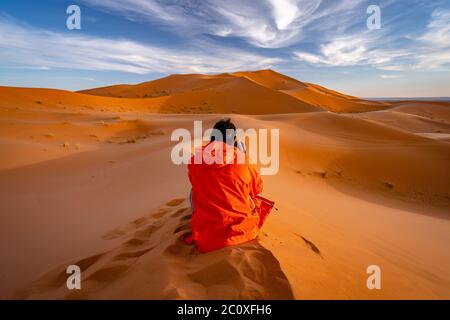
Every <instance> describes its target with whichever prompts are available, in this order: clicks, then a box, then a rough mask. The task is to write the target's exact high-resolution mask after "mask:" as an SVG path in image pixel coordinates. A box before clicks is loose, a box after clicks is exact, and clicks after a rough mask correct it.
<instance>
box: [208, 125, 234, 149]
mask: <svg viewBox="0 0 450 320" xmlns="http://www.w3.org/2000/svg"><path fill="white" fill-rule="evenodd" d="M219 132H220V134H219ZM216 140H217V141H223V142H224V143H228V144H231V145H234V143H235V141H236V126H235V125H234V124H233V122H231V119H230V118H227V119H223V120H220V121H219V122H217V123H216V124H215V125H214V127H213V132H212V134H211V142H212V141H216Z"/></svg>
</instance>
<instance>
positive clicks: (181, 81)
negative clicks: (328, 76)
mask: <svg viewBox="0 0 450 320" xmlns="http://www.w3.org/2000/svg"><path fill="white" fill-rule="evenodd" d="M247 80H248V81H250V82H252V83H253V85H251V84H250V83H249V82H248V81H247ZM263 88H265V90H263ZM80 92H81V93H86V94H91V95H98V96H109V97H121V98H153V97H161V96H164V97H168V96H173V97H174V99H173V100H171V101H176V102H178V103H173V105H172V107H173V108H176V107H177V106H179V105H180V104H181V105H183V104H184V105H192V103H191V100H192V99H194V101H196V102H197V104H198V102H200V101H198V100H199V99H201V100H202V101H203V102H202V103H203V104H205V105H207V106H216V105H221V104H222V105H223V104H225V105H226V107H225V108H224V107H223V106H222V107H219V108H216V109H215V111H216V112H221V113H226V112H228V113H241V114H254V113H255V111H256V110H258V112H256V113H257V114H258V113H259V114H266V113H273V110H277V113H290V112H294V113H295V112H304V111H314V110H323V109H325V110H329V111H333V112H363V111H372V110H383V109H386V108H389V107H390V104H389V103H384V102H375V101H366V100H363V99H359V98H356V97H352V96H348V95H344V94H341V93H338V92H336V91H333V90H329V89H326V88H324V87H321V86H318V85H315V84H311V83H306V82H300V81H298V80H296V79H293V78H290V77H287V76H285V75H282V74H280V73H278V72H275V71H272V70H260V71H253V72H236V73H233V74H220V75H216V76H205V75H200V74H188V75H172V76H168V77H166V78H163V79H158V80H155V81H150V82H144V83H141V84H138V85H118V86H110V87H103V88H97V89H90V90H84V91H80ZM243 92H245V95H246V99H244V100H243V101H242V99H240V97H241V95H242V94H243ZM180 93H183V95H181V96H179V94H180ZM199 95H200V96H201V98H200V96H199ZM223 95H225V96H223ZM175 97H176V98H175ZM289 97H293V98H295V99H296V102H297V104H298V106H297V108H296V103H295V102H294V101H293V100H292V99H289ZM233 98H234V99H233ZM238 99H240V100H241V101H239V102H237V101H236V100H238ZM218 100H219V101H220V102H218ZM180 101H182V102H180ZM250 101H252V102H253V105H251V106H246V104H247V103H249V102H250ZM194 105H195V104H194ZM237 105H239V110H237V109H238V108H237ZM287 105H288V106H290V107H289V108H288V107H287ZM314 107H315V108H314ZM230 108H231V109H230ZM183 111H188V110H183ZM212 111H214V108H213V110H212ZM200 113H201V112H200Z"/></svg>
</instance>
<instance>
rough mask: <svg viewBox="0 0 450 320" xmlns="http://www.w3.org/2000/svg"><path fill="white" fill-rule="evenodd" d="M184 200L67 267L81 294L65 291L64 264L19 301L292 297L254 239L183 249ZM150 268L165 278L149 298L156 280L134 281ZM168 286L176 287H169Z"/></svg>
mask: <svg viewBox="0 0 450 320" xmlns="http://www.w3.org/2000/svg"><path fill="white" fill-rule="evenodd" d="M185 201H186V199H174V200H172V201H169V202H168V203H166V205H165V206H164V207H162V208H161V209H160V210H159V211H157V214H158V215H157V217H156V218H153V219H152V218H149V217H144V218H140V219H136V220H134V221H133V222H130V223H128V224H127V225H126V226H124V227H122V228H118V229H116V230H114V231H113V232H111V234H116V235H121V236H125V235H127V237H126V238H125V239H124V240H123V242H122V243H121V244H120V245H118V246H116V247H115V248H113V249H111V250H109V251H107V252H104V253H101V254H97V255H93V256H89V257H87V258H84V259H81V260H77V261H75V262H73V263H71V264H77V265H78V266H80V268H81V270H82V277H83V289H82V290H81V291H79V292H68V291H67V288H66V287H65V284H66V280H67V274H66V272H65V269H66V267H67V265H68V264H65V265H64V266H60V267H58V268H56V269H54V270H53V271H52V272H49V273H48V274H46V275H44V276H43V277H41V278H40V279H39V280H38V281H36V282H35V283H34V284H32V285H31V286H29V287H28V288H30V289H29V290H25V291H22V295H21V298H36V297H42V296H44V297H52V298H53V299H58V298H59V299H61V298H62V299H90V298H101V297H108V298H114V297H116V296H117V297H123V294H124V293H123V292H124V291H123V290H124V288H126V290H130V291H129V292H133V293H135V294H136V295H138V296H139V294H144V296H145V297H147V295H148V294H150V293H151V294H154V295H155V297H159V298H192V297H204V298H207V299H214V298H227V299H292V298H293V293H292V290H291V287H290V284H289V282H288V280H287V278H286V276H285V275H284V273H283V271H282V270H281V267H280V264H279V262H278V261H277V259H276V258H275V257H274V256H273V254H272V253H271V252H270V251H269V250H267V249H265V248H264V247H262V246H261V245H260V244H259V243H258V242H257V241H256V240H255V241H252V242H249V243H246V244H243V245H238V246H233V247H227V248H223V249H221V250H218V251H215V252H211V253H207V254H200V253H198V251H197V249H196V247H195V246H187V245H185V244H184V243H183V242H182V241H181V239H180V234H181V233H185V232H186V231H187V230H188V229H189V220H190V215H191V212H190V209H189V208H187V207H180V206H181V204H182V203H184V202H185ZM161 213H163V214H161ZM154 215H155V214H153V216H154ZM155 219H157V220H156V221H155ZM159 230H162V231H163V232H162V231H161V232H159ZM130 234H131V235H130ZM155 265H156V266H159V265H161V266H164V267H161V268H162V269H158V270H159V272H161V273H162V274H164V275H165V277H167V279H166V280H165V281H167V284H166V285H164V287H161V288H160V289H159V291H157V292H156V293H153V292H152V290H155V288H156V287H155V286H158V285H160V284H159V282H158V281H157V282H155V283H149V282H148V281H147V282H146V281H136V279H137V278H136V277H137V276H138V275H139V274H142V273H145V272H149V270H152V269H151V268H155ZM164 283H165V282H164ZM170 283H178V284H181V285H178V286H177V287H174V286H173V285H171V284H170ZM130 288H134V289H130ZM137 292H140V293H137ZM199 292H200V293H199ZM199 294H200V296H199ZM127 297H128V296H127ZM139 297H141V296H139ZM152 297H153V296H152Z"/></svg>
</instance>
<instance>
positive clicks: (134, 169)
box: [0, 70, 450, 299]
mask: <svg viewBox="0 0 450 320" xmlns="http://www.w3.org/2000/svg"><path fill="white" fill-rule="evenodd" d="M223 117H232V119H233V121H235V122H236V123H237V125H238V126H240V127H242V128H244V129H246V128H269V129H270V128H277V129H280V172H279V173H278V174H277V175H275V176H268V177H264V185H265V189H264V195H266V196H267V197H269V198H270V199H273V200H275V201H276V203H277V207H278V208H279V210H278V211H277V212H275V213H273V214H272V215H271V216H270V217H269V218H268V220H267V223H266V225H265V226H264V228H263V230H262V231H261V233H260V235H259V237H258V239H257V240H256V241H253V242H250V243H247V244H244V245H241V246H236V247H229V248H225V249H223V250H219V251H217V252H212V253H208V254H199V253H197V252H196V250H195V249H194V248H193V247H189V246H185V245H184V244H183V243H182V242H180V240H179V237H180V236H181V235H182V234H184V233H185V232H187V231H188V230H189V219H190V215H191V210H190V209H189V204H188V200H187V195H188V192H189V182H188V179H187V173H186V167H184V166H176V165H174V164H172V162H171V160H170V152H171V148H172V147H173V146H174V143H173V142H171V141H170V135H171V132H172V131H173V130H174V129H176V128H187V129H189V130H192V129H193V121H194V120H203V121H204V126H203V127H204V128H207V127H208V126H211V125H212V124H214V123H215V122H216V121H217V120H218V119H220V118H223ZM0 154H1V155H2V156H1V157H0V257H1V261H2V263H1V264H0V279H1V282H2V286H0V298H3V299H4V298H21V299H36V298H43V299H53V298H57V299H116V298H125V299H127V298H130V299H132V298H134V299H187V298H189V299H202V298H206V299H217V298H225V299H235V298H239V299H315V298H324V299H355V298H357V299H409V298H423V299H435V298H440V299H449V298H450V294H449V292H450V291H449V290H448V289H449V288H450V272H449V270H450V254H449V250H448V244H449V243H450V215H449V212H450V210H449V209H450V183H449V181H450V103H448V102H439V101H415V100H407V101H391V102H384V101H378V102H377V101H367V100H364V99H359V98H356V97H352V96H348V95H345V94H341V93H338V92H335V91H332V90H330V89H326V88H323V87H321V86H318V85H315V84H310V83H305V82H301V81H298V80H295V79H293V78H290V77H287V76H284V75H282V74H280V73H277V72H275V71H272V70H261V71H253V72H236V73H232V74H219V75H199V74H195V75H171V76H168V77H165V78H162V79H158V80H154V81H150V82H145V83H142V84H138V85H117V86H110V87H104V88H96V89H90V90H83V91H80V92H70V91H64V90H53V89H35V88H13V87H0ZM69 264H77V265H79V266H80V267H81V269H82V290H79V291H69V290H68V289H67V288H66V286H65V281H66V279H67V276H68V275H67V274H66V273H65V268H66V267H67V266H68V265H69ZM369 265H378V266H380V268H381V270H382V290H368V289H367V287H366V279H367V277H368V274H367V273H366V270H367V267H368V266H369Z"/></svg>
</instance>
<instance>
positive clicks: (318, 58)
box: [294, 32, 409, 66]
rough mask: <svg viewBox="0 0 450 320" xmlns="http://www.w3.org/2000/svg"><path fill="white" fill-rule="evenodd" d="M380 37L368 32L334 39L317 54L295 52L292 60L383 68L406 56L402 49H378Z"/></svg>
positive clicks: (321, 47) (322, 46) (406, 53)
mask: <svg viewBox="0 0 450 320" xmlns="http://www.w3.org/2000/svg"><path fill="white" fill-rule="evenodd" d="M379 41H380V36H378V35H375V36H374V34H373V33H370V32H364V33H362V34H359V35H352V36H345V37H339V38H336V39H334V40H332V41H330V42H328V43H325V44H322V45H320V52H319V53H317V54H313V53H308V52H303V51H295V52H294V58H295V59H297V60H299V61H305V62H307V63H312V64H322V65H328V66H356V65H370V66H383V65H386V64H388V63H391V62H392V61H394V60H395V59H398V58H402V57H405V56H408V55H409V53H408V52H407V51H406V50H403V49H381V48H378V43H379Z"/></svg>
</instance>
